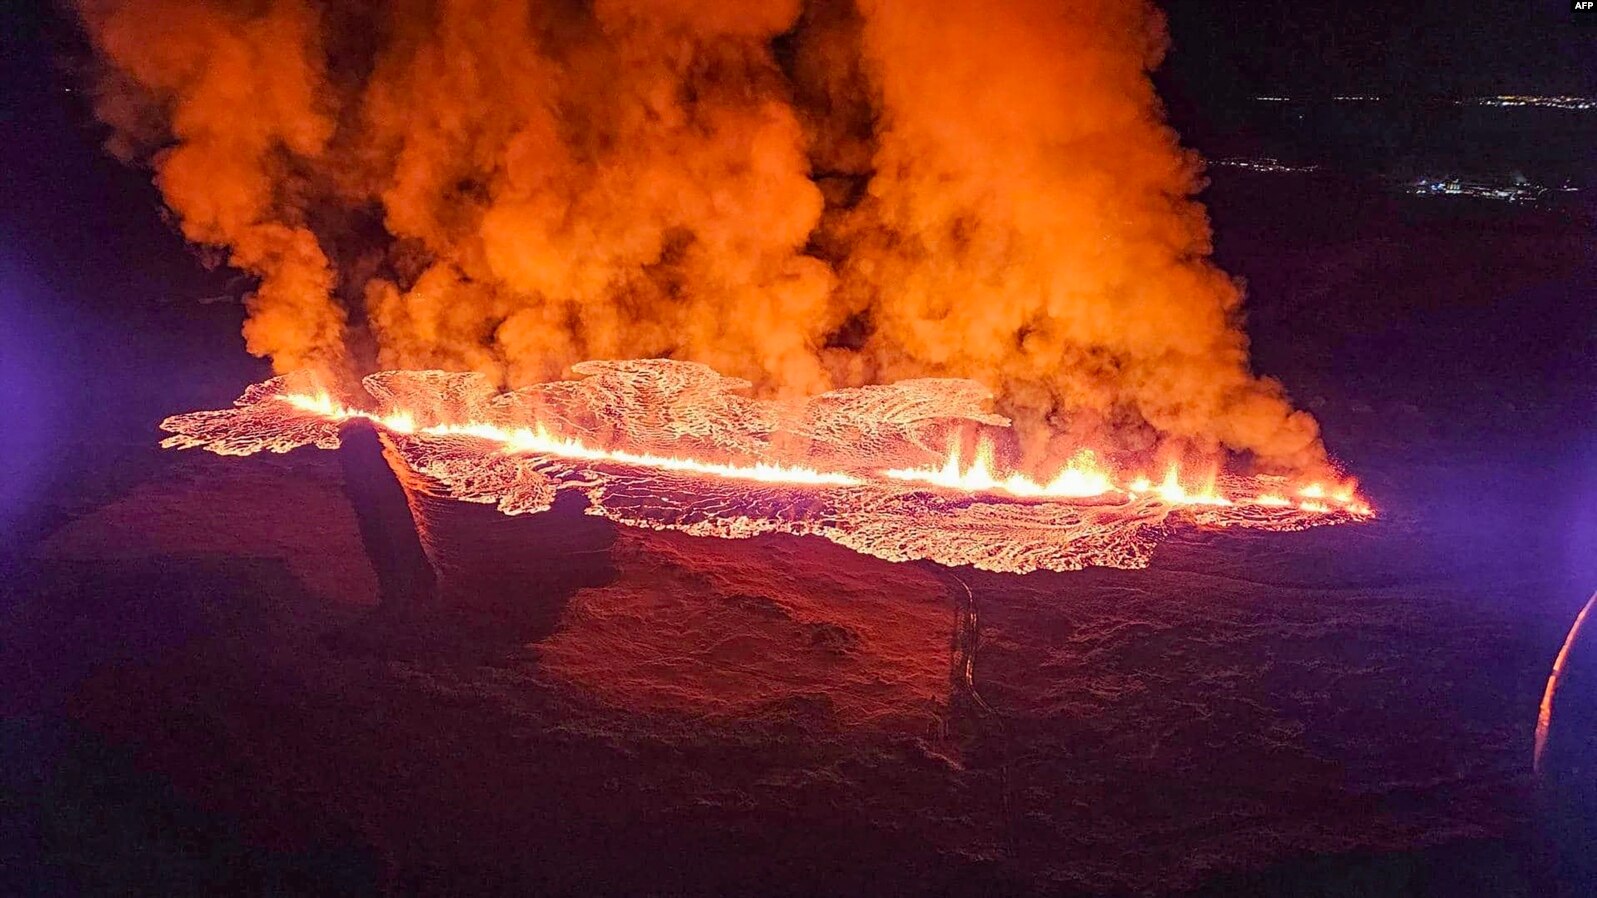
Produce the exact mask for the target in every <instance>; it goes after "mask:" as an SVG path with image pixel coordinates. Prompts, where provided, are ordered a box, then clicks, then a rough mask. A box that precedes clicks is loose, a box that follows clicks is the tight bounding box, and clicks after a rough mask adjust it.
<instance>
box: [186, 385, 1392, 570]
mask: <svg viewBox="0 0 1597 898" xmlns="http://www.w3.org/2000/svg"><path fill="white" fill-rule="evenodd" d="M572 370H573V372H574V373H575V374H576V375H578V377H577V379H574V380H568V381H556V382H551V383H544V384H539V385H536V386H532V387H527V388H524V389H519V390H515V391H512V392H507V393H501V392H498V391H497V390H496V389H495V388H494V387H493V385H492V384H491V383H490V382H489V380H488V379H487V378H485V377H483V376H482V375H479V374H456V373H448V372H442V371H388V372H383V373H380V374H374V375H371V376H369V377H367V378H366V379H365V380H364V381H363V384H364V387H365V389H366V391H367V392H368V393H369V394H370V399H371V403H370V404H371V409H370V410H368V409H366V408H362V407H356V406H352V405H346V404H344V403H342V402H339V401H337V400H335V399H334V398H333V397H331V396H330V395H328V394H327V393H325V392H321V391H318V390H316V389H314V388H312V387H309V386H307V385H306V384H305V383H302V382H301V379H300V378H296V377H295V376H292V375H289V376H282V377H276V378H273V379H271V380H268V381H265V382H264V383H260V384H257V385H255V386H252V387H250V388H249V389H248V390H246V391H245V393H244V394H243V396H241V397H240V398H239V399H238V400H237V401H236V402H235V404H234V408H231V409H225V410H220V411H203V412H193V413H190V414H183V415H175V416H173V417H171V418H168V419H166V420H165V421H163V422H162V424H161V426H162V428H163V429H164V430H166V431H168V432H170V433H171V434H172V436H170V437H167V438H166V439H165V440H164V441H163V442H162V445H163V446H165V447H168V448H203V449H206V450H209V451H211V452H215V453H218V454H221V455H251V454H254V453H257V452H262V451H271V452H286V451H289V450H291V449H295V448H298V447H301V446H316V447H318V448H323V449H333V448H337V446H338V445H339V436H338V432H339V428H340V426H341V425H343V424H345V423H347V422H348V421H350V420H353V419H367V420H370V421H372V422H374V423H375V424H376V425H377V426H378V427H379V428H381V430H382V431H383V433H384V436H385V439H386V440H387V442H388V443H389V445H390V446H391V448H392V449H393V451H394V453H395V455H396V457H397V459H398V460H399V461H400V462H402V463H403V464H404V465H405V466H406V467H407V468H408V469H409V470H410V471H411V472H412V473H414V474H415V475H418V477H419V478H420V479H421V480H422V482H424V483H425V484H427V487H428V489H429V490H430V491H431V492H434V493H436V494H437V495H438V496H440V497H444V498H450V499H455V500H460V501H464V502H476V503H487V504H493V505H495V506H497V508H498V509H499V510H500V511H502V512H504V513H505V514H509V515H518V514H532V513H537V512H541V511H546V510H548V509H549V508H550V506H551V505H552V504H553V501H554V499H555V497H556V495H557V494H558V493H559V492H560V491H562V490H575V491H578V492H580V493H582V494H583V495H585V496H586V498H587V500H588V513H589V514H593V515H600V516H603V517H605V518H608V519H610V520H612V521H614V522H616V523H618V524H622V525H625V526H632V527H644V528H652V529H668V530H679V531H683V532H686V533H689V534H693V535H698V536H715V537H722V538H743V537H751V536H756V535H759V534H762V533H790V534H795V535H806V536H818V537H821V538H824V539H827V540H830V541H832V542H835V543H838V544H840V545H843V546H846V547H848V548H850V549H853V550H854V551H857V552H861V553H864V554H866V555H871V556H875V557H877V558H882V559H886V560H888V561H912V560H919V559H925V560H929V561H933V562H936V563H938V564H942V565H948V566H961V565H969V566H972V567H976V568H980V569H982V570H989V571H1000V572H1010V573H1027V572H1030V571H1034V570H1039V569H1045V570H1055V571H1066V570H1079V569H1081V568H1084V567H1087V566H1090V565H1103V566H1110V567H1122V568H1136V567H1143V566H1146V565H1147V563H1148V560H1149V558H1150V556H1151V553H1152V551H1153V547H1154V545H1155V543H1156V541H1157V538H1158V536H1159V535H1160V534H1161V533H1164V532H1166V531H1167V530H1168V529H1169V528H1172V527H1177V526H1191V527H1200V528H1215V527H1251V528H1259V529H1267V530H1301V529H1304V528H1307V527H1311V526H1316V525H1321V524H1338V523H1345V522H1350V521H1358V520H1363V519H1365V518H1368V517H1369V516H1370V515H1371V514H1372V511H1371V509H1370V507H1369V505H1368V504H1366V503H1365V502H1364V501H1363V500H1362V499H1361V498H1360V497H1359V496H1358V494H1357V492H1356V490H1355V488H1354V486H1353V485H1352V484H1351V483H1337V484H1329V483H1305V484H1294V483H1292V482H1290V481H1289V480H1287V479H1285V478H1278V477H1269V476H1253V477H1246V476H1240V475H1234V474H1220V473H1210V474H1208V475H1206V476H1204V477H1196V478H1195V477H1191V476H1189V475H1187V474H1186V473H1184V472H1183V471H1182V470H1181V469H1180V468H1179V467H1177V466H1170V467H1168V468H1167V469H1166V470H1164V472H1163V473H1162V475H1161V476H1160V477H1159V479H1157V480H1155V479H1152V478H1150V477H1148V476H1145V475H1142V474H1131V475H1129V476H1128V475H1126V474H1124V473H1122V472H1120V471H1118V470H1115V469H1114V468H1113V467H1111V466H1109V465H1107V464H1106V463H1105V462H1104V461H1103V460H1102V459H1100V457H1099V456H1098V455H1097V454H1096V453H1094V452H1093V451H1092V450H1090V449H1083V450H1081V451H1079V452H1078V453H1076V454H1075V455H1074V456H1073V457H1072V458H1071V459H1070V460H1069V461H1068V462H1067V464H1066V465H1065V466H1064V467H1063V468H1061V469H1060V470H1059V471H1057V472H1056V473H1054V474H1053V475H1052V476H1047V477H1042V478H1036V477H1033V476H1031V475H1029V474H1026V473H1023V472H1018V471H1007V470H1004V469H1003V466H1002V465H1001V464H1000V463H999V462H998V460H997V452H996V450H995V444H994V442H993V440H992V438H991V434H992V432H993V431H995V430H997V429H1001V428H1003V427H1006V426H1007V425H1008V421H1007V420H1006V419H1004V418H1002V417H1000V416H997V415H994V414H991V413H989V412H987V411H985V410H984V407H985V405H986V403H987V402H988V400H989V399H990V394H989V393H988V392H987V391H986V390H985V389H984V388H983V387H982V386H981V385H979V384H976V383H974V382H972V381H966V380H954V379H920V380H907V381H901V382H899V383H895V384H891V385H885V386H869V387H859V388H852V389H844V390H836V391H833V392H828V393H823V394H820V395H817V396H813V397H810V398H809V399H807V400H803V401H796V402H780V401H769V400H756V399H751V398H748V397H747V396H744V395H742V391H743V390H744V389H746V388H747V387H748V383H747V382H745V381H741V380H737V379H734V378H729V377H723V376H722V375H720V374H718V373H716V372H715V371H713V370H712V369H710V368H708V367H706V366H703V365H699V364H696V363H691V362H679V361H668V360H662V359H652V360H641V361H603V362H600V361H594V362H584V363H582V364H579V365H576V366H574V367H573V369H572ZM970 434H985V435H983V436H980V437H979V438H978V439H977V440H976V444H975V449H974V451H973V452H968V453H967V452H965V451H962V445H963V444H964V443H965V440H964V439H963V438H964V437H965V436H968V435H970Z"/></svg>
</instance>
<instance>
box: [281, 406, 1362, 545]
mask: <svg viewBox="0 0 1597 898" xmlns="http://www.w3.org/2000/svg"><path fill="white" fill-rule="evenodd" d="M277 398H279V399H281V400H282V401H285V402H287V403H289V404H290V405H293V406H294V407H296V408H299V409H301V410H303V411H307V412H311V413H313V414H316V415H318V416H320V417H323V418H327V419H329V420H334V421H347V420H353V419H365V420H369V421H372V422H374V423H376V424H379V425H381V426H382V427H384V428H386V429H388V430H391V431H393V432H395V433H402V434H424V435H427V436H467V437H474V438H477V439H482V440H486V441H488V442H492V443H498V444H499V445H501V446H502V447H504V449H505V451H507V452H518V453H527V454H534V455H550V456H555V457H559V458H572V459H582V460H586V461H598V462H612V463H616V464H625V465H634V466H638V467H645V468H652V469H655V470H665V471H677V472H683V473H691V474H702V475H708V476H712V477H721V478H726V479H732V480H750V481H756V482H761V483H788V484H796V485H801V486H860V485H863V484H865V483H867V482H868V481H866V480H865V479H862V478H860V477H855V476H853V475H850V474H844V473H841V472H834V471H820V470H816V469H814V468H806V467H801V466H797V465H781V464H771V463H768V462H759V463H755V464H752V465H739V464H728V463H721V462H705V461H699V460H697V459H692V458H683V457H680V456H669V455H655V454H653V453H637V452H629V451H626V450H623V449H598V448H595V447H593V446H589V445H587V444H585V443H583V442H581V441H579V440H576V439H573V438H570V437H558V436H555V435H553V434H551V433H549V432H548V430H547V429H546V428H545V427H544V426H543V425H541V424H539V425H537V426H535V427H514V428H511V427H503V426H500V425H497V424H490V423H486V422H467V423H461V424H434V425H427V426H417V424H416V420H415V418H414V416H412V415H410V414H408V413H405V412H397V413H391V414H387V415H377V414H373V413H371V412H365V411H361V410H359V409H352V408H349V407H347V406H343V405H340V404H338V403H337V402H334V401H333V399H332V398H331V397H330V396H327V395H318V396H311V395H305V394H285V395H281V396H279V397H277ZM993 466H994V461H993V448H992V445H991V443H989V442H987V441H985V440H984V441H982V442H981V443H980V444H979V445H978V447H977V451H976V457H975V459H974V460H973V461H972V462H971V463H970V465H969V466H962V465H961V458H960V453H959V450H958V447H957V446H954V447H950V449H949V452H948V455H947V457H946V459H945V461H944V462H943V464H942V465H941V466H929V467H925V468H893V469H886V470H882V471H878V472H877V473H878V474H879V475H880V476H882V477H885V478H888V479H891V480H897V481H902V482H910V483H922V484H925V485H927V486H931V487H936V488H939V489H943V490H947V491H951V492H962V493H1003V494H1007V495H1011V496H1016V497H1019V498H1053V499H1084V498H1094V497H1097V496H1103V495H1107V494H1111V493H1119V494H1123V495H1125V496H1126V497H1127V498H1128V499H1131V500H1137V499H1140V498H1143V497H1145V496H1146V497H1150V498H1156V499H1157V500H1159V501H1162V502H1164V503H1166V504H1170V505H1213V506H1234V505H1237V504H1239V500H1233V499H1230V498H1227V497H1225V496H1222V495H1219V494H1218V493H1216V492H1215V490H1214V487H1213V485H1212V482H1211V485H1210V486H1209V487H1208V488H1207V489H1205V490H1202V491H1199V492H1196V493H1194V492H1191V491H1189V490H1188V489H1187V488H1186V487H1184V486H1183V485H1182V483H1181V480H1180V473H1179V471H1178V469H1177V468H1176V467H1175V466H1171V467H1170V468H1169V469H1168V470H1167V471H1166V472H1165V477H1164V479H1163V481H1161V482H1160V483H1157V484H1155V483H1153V482H1152V481H1150V480H1148V479H1147V478H1146V477H1139V478H1136V479H1133V480H1132V481H1131V482H1130V483H1129V484H1127V486H1126V487H1125V488H1121V487H1117V486H1115V484H1114V481H1113V479H1112V478H1111V477H1110V475H1109V473H1108V472H1106V471H1104V470H1103V468H1102V467H1100V465H1099V463H1098V459H1097V456H1096V454H1095V453H1093V452H1092V451H1091V450H1089V449H1083V450H1082V451H1080V452H1078V453H1077V454H1076V455H1075V456H1074V457H1073V458H1072V459H1071V460H1070V461H1069V462H1068V463H1067V464H1066V465H1065V467H1064V468H1063V469H1061V471H1060V472H1059V473H1058V474H1057V475H1056V476H1055V477H1054V478H1053V479H1052V480H1050V481H1048V482H1047V483H1039V482H1037V481H1035V480H1033V479H1032V478H1030V477H1027V476H1026V475H1024V474H1020V473H1012V474H1009V475H1006V476H1000V475H999V474H997V473H996V472H995V471H994V467H993ZM1299 495H1300V496H1301V497H1302V498H1301V499H1300V500H1299V501H1297V502H1295V503H1294V502H1293V501H1292V500H1290V499H1288V498H1286V497H1285V496H1281V495H1276V494H1262V495H1260V496H1258V497H1255V498H1253V499H1244V500H1240V504H1243V505H1259V506H1265V507H1291V506H1294V505H1295V506H1296V507H1297V508H1298V509H1300V510H1302V511H1308V512H1316V513H1322V514H1328V513H1330V512H1332V511H1333V506H1332V504H1331V502H1330V501H1327V499H1328V497H1329V498H1330V499H1333V500H1334V501H1335V503H1336V504H1337V505H1338V506H1340V510H1342V511H1346V512H1348V513H1350V514H1353V515H1357V516H1365V515H1369V514H1370V513H1371V510H1370V507H1369V506H1368V505H1367V504H1365V503H1363V502H1362V501H1360V500H1358V499H1357V498H1356V496H1355V494H1354V493H1353V490H1352V488H1351V487H1341V488H1338V489H1337V490H1336V491H1335V492H1334V493H1328V492H1327V490H1326V489H1325V487H1324V486H1322V485H1320V484H1310V485H1309V486H1306V487H1304V488H1302V489H1301V490H1300V491H1299Z"/></svg>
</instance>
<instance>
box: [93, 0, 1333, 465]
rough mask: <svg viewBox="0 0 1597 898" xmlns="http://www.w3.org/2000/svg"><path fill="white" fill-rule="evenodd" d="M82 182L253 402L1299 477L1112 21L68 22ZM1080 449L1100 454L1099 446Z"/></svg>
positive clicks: (805, 14) (398, 16)
mask: <svg viewBox="0 0 1597 898" xmlns="http://www.w3.org/2000/svg"><path fill="white" fill-rule="evenodd" d="M78 9H79V11H80V14H81V16H82V19H83V21H84V23H85V24H86V26H87V29H88V31H89V33H90V35H91V37H92V39H93V41H94V44H95V46H96V48H97V49H98V51H99V53H100V54H101V57H102V59H103V62H104V63H105V65H104V67H103V75H102V77H101V80H100V90H99V93H98V105H97V108H98V110H99V114H100V116H101V117H102V118H103V119H104V120H105V121H106V122H107V123H109V124H110V125H112V127H113V137H112V141H111V147H112V149H113V151H115V152H117V153H119V154H120V155H122V156H123V157H124V158H128V159H130V160H134V159H141V160H148V161H149V162H150V163H151V164H153V167H154V169H155V171H156V180H157V182H158V184H159V185H160V187H161V189H162V191H163V192H164V194H165V196H166V199H167V202H168V203H169V204H170V206H171V208H172V209H173V210H174V211H175V212H176V213H177V216H178V218H179V220H180V222H181V224H182V228H183V231H184V233H185V235H186V236H187V237H189V238H190V239H191V240H194V241H196V242H199V243H204V244H214V245H218V246H222V247H226V248H227V249H228V251H229V252H230V253H231V261H232V263H233V264H234V265H237V266H239V267H241V268H244V269H247V270H249V271H251V272H253V273H254V274H256V275H258V276H259V278H260V286H259V289H258V290H257V291H256V293H255V294H254V295H253V296H252V297H251V299H250V301H249V319H248V321H247V323H246V324H245V336H246V339H247V343H248V347H249V349H250V351H251V352H254V353H257V354H259V355H264V356H269V357H271V359H272V361H273V363H274V365H275V367H276V368H277V369H278V370H279V371H288V370H292V369H299V368H307V367H309V368H314V369H320V370H322V371H325V372H328V373H329V374H335V375H342V376H348V375H349V374H352V373H356V372H359V371H362V370H369V369H371V368H374V367H379V366H380V367H407V368H416V367H438V368H445V369H453V370H473V371H481V372H484V373H486V374H488V375H490V376H491V377H493V378H495V379H497V380H499V381H502V382H505V383H507V384H509V385H512V386H515V385H521V384H526V383H532V382H536V381H542V380H548V379H552V378H556V377H559V376H561V375H562V374H563V373H564V371H565V369H566V367H567V366H568V365H570V364H572V363H574V362H578V361H582V360H585V359H590V358H636V357H653V356H669V357H674V358H682V359H690V360H694V361H699V362H704V363H706V364H709V365H711V366H713V367H715V368H716V369H718V370H720V371H722V372H724V373H727V374H731V375H736V376H740V377H744V378H747V379H749V380H751V381H753V382H754V383H755V384H756V386H757V388H759V389H760V390H762V391H763V392H765V393H766V394H770V395H781V394H784V393H787V394H799V393H809V392H815V391H818V390H822V389H826V388H828V387H832V386H841V385H852V384H861V383H869V382H880V381H885V380H891V379H896V378H903V377H914V376H956V377H971V378H975V379H977V380H981V381H983V382H985V383H987V384H989V385H990V386H992V387H993V388H994V389H995V390H996V391H997V392H998V397H999V408H1000V410H1002V411H1004V412H1005V413H1007V414H1010V415H1012V416H1014V417H1015V418H1016V419H1017V423H1018V424H1019V425H1020V427H1019V429H1020V432H1021V433H1022V435H1023V436H1024V437H1026V439H1027V442H1028V446H1027V449H1028V450H1029V451H1030V452H1031V453H1032V454H1050V453H1054V452H1057V451H1058V450H1059V449H1060V448H1062V447H1061V446H1050V445H1049V444H1050V441H1053V442H1055V443H1061V444H1069V445H1070V446H1077V445H1080V444H1081V442H1083V441H1087V442H1090V443H1096V444H1098V445H1099V446H1101V447H1102V448H1109V449H1134V450H1144V449H1150V448H1153V447H1156V446H1157V447H1165V448H1166V449H1168V448H1169V447H1172V446H1175V447H1180V449H1181V451H1187V452H1190V451H1193V450H1197V451H1201V452H1212V451H1215V450H1217V449H1219V448H1220V447H1228V448H1230V449H1234V450H1241V451H1247V452H1251V453H1253V454H1255V456H1257V457H1258V458H1259V459H1260V460H1261V461H1263V462H1264V463H1265V464H1267V465H1272V466H1279V467H1285V468H1293V469H1298V470H1305V469H1313V468H1318V467H1321V466H1323V465H1324V464H1325V454H1324V450H1323V448H1322V447H1321V444H1320V441H1319V436H1318V428H1317V426H1316V424H1315V422H1314V420H1313V419H1312V418H1311V417H1310V416H1308V415H1307V414H1306V413H1303V412H1299V411H1294V410H1293V409H1292V408H1291V406H1290V404H1289V403H1288V401H1287V400H1286V398H1285V396H1284V394H1283V392H1282V390H1281V388H1280V385H1279V384H1277V383H1276V382H1274V381H1272V380H1269V379H1264V378H1258V377H1255V376H1254V375H1253V374H1252V372H1251V370H1250V368H1249V364H1248V358H1247V340H1246V337H1245V335H1244V333H1243V331H1242V329H1241V326H1240V321H1239V305H1240V302H1241V296H1240V293H1239V290H1238V288H1237V286H1236V285H1235V284H1234V283H1233V282H1232V281H1231V280H1230V279H1229V278H1228V277H1226V276H1225V275H1224V274H1223V273H1222V272H1220V271H1219V270H1218V269H1216V268H1215V267H1214V266H1213V265H1212V264H1211V263H1210V262H1209V261H1208V255H1209V252H1210V243H1209V228H1208V222H1207V218H1206V216H1205V213H1204V210H1203V208H1202V207H1201V206H1200V205H1199V204H1197V203H1196V202H1195V201H1193V199H1192V195H1193V193H1194V192H1195V191H1196V189H1197V187H1198V186H1199V183H1200V177H1201V172H1200V165H1199V162H1198V160H1197V159H1196V158H1195V157H1194V156H1193V155H1192V154H1191V153H1188V152H1185V151H1183V150H1182V149H1181V148H1180V146H1179V144H1178V141H1177V137H1176V135H1175V134H1174V133H1173V132H1172V131H1171V130H1170V129H1169V128H1168V127H1167V126H1166V125H1165V124H1164V123H1163V121H1162V114H1161V109H1160V105H1159V102H1158V98H1157V97H1156V96H1155V93H1154V90H1153V86H1152V84H1151V82H1150V81H1149V78H1148V72H1149V71H1150V70H1151V69H1152V68H1154V67H1155V66H1157V65H1158V64H1159V61H1160V59H1161V57H1162V54H1163V52H1164V47H1165V42H1166V38H1165V33H1164V24H1163V19H1162V17H1161V15H1160V14H1159V13H1158V12H1157V11H1156V10H1155V9H1153V8H1152V7H1151V6H1148V5H1147V4H1144V3H1138V2H1126V0H1053V2H1048V0H1004V2H985V0H939V2H935V3H926V2H919V3H911V2H906V0H812V2H809V3H807V4H806V3H801V2H798V0H787V2H768V0H564V2H561V0H555V2H505V0H398V2H393V3H370V2H362V0H204V2H199V0H78ZM1106 444H1108V445H1106Z"/></svg>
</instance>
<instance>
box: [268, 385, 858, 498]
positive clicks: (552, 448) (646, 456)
mask: <svg viewBox="0 0 1597 898" xmlns="http://www.w3.org/2000/svg"><path fill="white" fill-rule="evenodd" d="M278 398H279V399H281V400H282V401H284V402H287V403H288V404H290V405H292V406H294V407H296V408H301V409H305V410H307V411H310V412H314V413H315V414H317V415H320V416H322V417H324V418H326V419H328V420H330V421H337V422H343V421H349V420H353V419H355V418H364V419H366V420H369V421H372V422H375V423H377V424H380V425H382V426H383V427H384V428H386V429H388V430H391V431H393V432H394V433H402V434H415V433H421V434H424V435H426V436H441V437H446V436H466V437H475V438H477V439H480V440H486V441H487V442H489V443H496V444H498V445H499V446H501V447H502V448H503V450H504V451H506V452H524V453H527V454H529V455H548V456H553V457H556V458H570V459H580V460H583V461H593V462H614V463H616V464H623V465H636V466H638V467H640V468H649V469H652V470H657V471H673V472H684V473H688V474H703V475H706V476H709V477H726V478H729V479H732V480H754V481H759V482H762V483H794V484H804V485H809V486H854V485H856V484H858V483H860V481H859V480H858V479H856V478H853V477H850V476H849V475H847V474H835V473H829V472H826V471H817V470H815V469H813V468H802V467H798V466H796V465H779V464H770V463H768V462H757V463H755V464H752V465H737V464H718V463H716V462H708V461H699V460H698V459H693V458H681V457H678V456H672V455H655V454H653V453H650V452H643V453H638V452H628V451H626V450H624V449H597V448H594V447H593V446H588V445H585V444H583V443H582V442H581V441H579V440H575V439H572V438H570V437H557V436H554V435H552V434H550V433H549V431H548V430H547V429H546V428H545V427H544V426H543V425H542V424H536V425H534V426H532V427H517V428H508V427H503V426H500V425H498V424H488V423H484V422H480V421H467V422H462V423H459V424H432V425H429V426H426V427H417V426H416V419H415V416H414V415H412V414H410V413H409V412H404V411H401V412H392V413H389V414H386V415H373V414H371V413H369V412H363V411H359V410H356V409H351V408H346V407H344V406H342V405H339V404H338V403H336V402H334V401H333V399H332V397H330V396H328V395H327V394H325V393H323V394H319V395H315V396H310V395H306V394H303V393H289V394H287V395H284V396H281V397H278Z"/></svg>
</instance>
